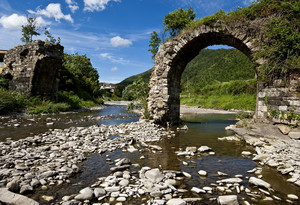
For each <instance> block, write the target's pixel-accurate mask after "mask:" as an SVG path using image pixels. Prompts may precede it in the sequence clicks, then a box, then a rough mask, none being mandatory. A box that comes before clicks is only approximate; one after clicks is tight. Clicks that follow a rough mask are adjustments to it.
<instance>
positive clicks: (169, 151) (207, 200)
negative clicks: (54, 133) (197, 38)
mask: <svg viewBox="0 0 300 205" xmlns="http://www.w3.org/2000/svg"><path fill="white" fill-rule="evenodd" d="M181 118H182V119H183V120H184V122H185V124H186V126H187V127H188V129H183V130H177V129H176V128H172V130H170V133H171V134H170V135H169V136H168V137H163V138H161V139H160V140H159V141H157V142H150V143H148V145H154V146H158V147H160V148H161V149H157V150H155V149H149V148H143V149H141V148H140V149H137V150H135V151H133V152H128V151H126V150H124V149H116V150H114V151H107V152H104V153H101V154H100V153H96V152H91V153H86V154H85V157H86V159H85V160H83V161H82V162H81V163H80V164H79V166H80V172H79V173H77V174H75V175H73V176H72V177H71V178H69V179H68V183H62V184H59V185H57V184H52V185H48V186H47V189H42V188H41V187H38V188H36V189H35V190H34V192H33V193H30V194H27V196H28V197H30V198H32V199H34V200H36V201H38V202H39V203H40V204H50V203H57V204H58V203H59V202H61V201H62V198H63V197H64V196H71V195H76V194H78V193H79V191H80V190H81V189H83V188H86V187H91V186H92V185H93V184H95V183H96V182H97V181H98V179H99V178H101V177H107V176H109V175H110V174H111V167H112V166H114V162H115V160H117V159H121V158H127V159H129V160H130V161H131V163H132V164H134V165H135V166H131V167H130V169H129V170H130V172H131V174H132V175H133V176H135V175H136V177H138V173H139V172H140V171H141V168H143V167H150V168H151V169H154V168H159V169H160V170H162V171H163V170H173V171H180V172H184V173H188V174H190V177H187V178H184V179H181V180H179V182H177V185H176V186H177V189H184V190H186V191H185V192H183V193H180V194H178V193H177V194H176V195H175V194H174V193H173V195H174V196H173V197H178V196H179V197H180V198H198V199H199V198H201V200H199V201H197V202H194V203H196V204H217V201H216V199H217V197H218V196H220V195H226V194H230V195H238V199H239V201H240V202H245V203H246V202H249V203H251V204H290V203H294V204H297V201H291V200H289V201H286V199H287V195H288V194H295V195H298V194H299V193H300V188H299V187H297V186H295V185H293V184H291V183H288V182H286V180H287V177H285V176H282V175H281V174H279V173H277V171H276V170H275V169H272V168H270V167H267V166H261V165H259V164H257V163H255V162H254V161H253V160H252V156H251V155H250V156H242V154H241V153H242V152H243V151H249V152H250V153H255V150H254V149H253V148H252V147H251V146H247V145H246V144H245V143H243V142H227V141H220V140H218V138H222V137H225V136H231V135H232V134H233V133H232V132H229V131H225V129H224V128H225V127H226V126H228V125H230V124H234V123H236V120H235V114H234V113H217V112H213V113H209V112H205V113H197V114H194V113H188V112H186V113H183V114H182V115H181ZM138 121H139V116H138V115H137V114H134V113H129V112H127V111H126V105H116V104H114V105H108V106H106V107H105V108H103V109H101V110H98V111H92V112H87V113H72V114H67V115H66V114H64V115H51V116H39V117H32V118H30V119H23V118H20V119H18V120H16V121H14V119H10V118H7V119H2V121H1V125H0V126H1V128H0V130H1V134H0V140H1V141H6V139H7V138H10V139H12V140H19V139H22V138H25V137H29V136H31V137H32V136H34V135H37V134H42V133H45V132H47V131H48V130H49V129H50V130H55V129H67V128H69V127H71V126H76V127H89V126H92V125H98V126H101V125H105V126H119V125H121V124H123V123H132V122H138ZM119 137H120V136H119V135H118V134H116V135H111V136H109V137H108V138H109V139H111V140H113V139H118V138H119ZM150 137H151V136H150ZM153 137H155V136H153ZM201 146H207V147H209V148H211V150H210V151H209V152H204V153H199V152H195V153H193V154H186V155H181V154H180V153H181V152H183V151H185V150H186V148H187V147H196V148H197V149H198V148H199V147H201ZM253 169H256V170H255V171H254V172H256V174H255V173H253V172H251V171H250V172H249V170H253ZM199 170H203V171H205V172H206V173H207V174H206V175H205V176H200V175H199V173H198V172H199ZM218 172H221V173H223V174H224V176H223V175H220V174H218ZM225 174H226V176H225ZM250 177H258V178H262V179H263V180H264V181H266V182H268V183H269V184H270V185H271V187H272V190H267V191H266V192H263V193H262V191H261V190H259V189H258V188H256V187H254V186H252V185H249V182H248V179H249V178H250ZM226 178H240V179H241V180H242V182H241V183H240V184H239V188H242V190H239V191H237V189H236V186H235V185H234V183H233V184H232V185H231V187H230V185H228V184H226V183H223V184H224V186H228V189H227V190H228V191H227V192H228V193H223V192H221V191H218V190H217V186H219V187H220V185H218V183H217V181H220V180H222V179H226ZM194 187H196V188H199V189H203V188H204V187H209V188H211V191H207V192H205V193H201V192H199V193H197V192H195V191H192V190H193V188H194ZM247 189H248V190H249V191H250V192H249V193H247V192H246V191H245V190H247ZM194 190H195V189H194ZM230 190H231V191H230ZM238 192H240V193H238ZM255 192H256V194H257V196H255V194H253V193H255ZM43 196H51V197H52V198H51V200H49V201H45V198H44V197H43ZM258 196H261V197H258ZM149 198H151V197H149V196H147V195H145V196H142V197H141V198H138V199H137V198H136V197H128V198H126V202H123V204H141V203H146V201H147V200H149ZM266 199H267V200H266ZM109 200H110V199H109V197H107V198H105V199H103V201H100V203H104V202H110V203H111V204H115V203H117V202H116V201H109ZM94 202H97V201H95V200H93V203H94Z"/></svg>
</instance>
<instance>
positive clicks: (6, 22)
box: [0, 14, 26, 30]
mask: <svg viewBox="0 0 300 205" xmlns="http://www.w3.org/2000/svg"><path fill="white" fill-rule="evenodd" d="M25 23H26V17H25V16H19V15H18V14H12V15H10V16H2V17H1V18H0V24H1V25H2V26H3V28H6V29H9V30H18V29H20V28H21V27H22V25H24V24H25Z"/></svg>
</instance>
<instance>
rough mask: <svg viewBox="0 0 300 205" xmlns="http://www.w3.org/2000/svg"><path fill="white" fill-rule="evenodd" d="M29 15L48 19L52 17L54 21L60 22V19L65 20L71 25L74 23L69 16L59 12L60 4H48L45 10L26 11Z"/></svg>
mask: <svg viewBox="0 0 300 205" xmlns="http://www.w3.org/2000/svg"><path fill="white" fill-rule="evenodd" d="M28 12H29V13H31V14H35V15H43V16H46V17H48V18H51V17H53V18H54V19H55V20H56V21H60V19H65V20H66V21H70V22H71V23H73V22H74V20H73V19H72V17H71V15H70V14H67V15H65V14H63V13H62V11H61V7H60V4H59V3H57V4H54V3H51V4H49V5H48V6H47V7H46V9H38V10H37V11H32V10H28Z"/></svg>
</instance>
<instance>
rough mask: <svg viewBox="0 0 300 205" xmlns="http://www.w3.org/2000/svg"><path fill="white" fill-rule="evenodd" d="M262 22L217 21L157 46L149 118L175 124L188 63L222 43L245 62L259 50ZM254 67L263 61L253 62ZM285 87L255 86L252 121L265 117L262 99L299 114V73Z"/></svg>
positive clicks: (273, 105) (149, 98)
mask: <svg viewBox="0 0 300 205" xmlns="http://www.w3.org/2000/svg"><path fill="white" fill-rule="evenodd" d="M265 22H267V20H266V19H261V20H260V21H257V20H256V21H253V22H250V23H249V24H247V25H243V24H242V23H240V24H239V23H235V24H232V23H231V24H228V25H226V24H225V23H222V22H217V23H216V24H215V25H213V26H206V25H202V26H200V27H199V28H197V29H194V30H189V31H185V32H184V33H182V34H180V35H178V36H176V37H175V38H173V39H172V40H169V41H167V42H166V43H165V44H163V45H161V46H160V47H159V50H158V52H157V54H156V56H155V64H154V67H153V72H152V75H151V79H150V82H149V89H150V91H149V97H148V109H149V111H150V115H151V118H152V119H153V120H154V121H155V122H156V123H158V124H163V125H173V124H178V123H179V114H180V79H181V74H182V72H183V71H184V69H185V67H186V65H187V63H188V62H190V61H191V60H192V59H193V58H194V57H195V56H196V55H198V53H199V51H200V50H201V49H204V48H206V47H207V46H210V45H218V44H224V45H229V46H232V47H235V48H237V49H238V50H240V51H241V52H243V53H244V54H245V55H246V56H248V57H249V59H250V60H251V59H252V54H253V52H255V51H257V50H258V49H260V47H259V43H260V41H262V40H263V33H264V32H263V31H262V30H261V27H262V25H263V24H264V23H265ZM255 63H256V64H257V68H259V66H261V65H262V64H263V63H264V60H261V59H260V60H258V61H257V62H255ZM290 79H291V81H289V82H288V83H287V84H285V85H280V86H277V84H278V83H279V84H280V78H279V79H278V80H279V81H278V82H277V81H276V82H277V83H276V82H274V84H272V85H259V86H258V96H257V99H258V100H257V108H256V118H263V117H266V116H267V115H268V111H267V110H266V105H265V104H264V102H263V100H262V99H263V98H264V97H265V96H266V95H268V97H272V98H270V100H269V105H270V106H272V107H273V108H275V109H279V110H290V109H293V110H295V111H296V112H297V113H300V100H299V85H300V84H299V71H298V74H297V75H295V74H294V75H293V77H291V78H290Z"/></svg>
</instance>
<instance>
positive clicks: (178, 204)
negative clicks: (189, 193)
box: [167, 199, 186, 205]
mask: <svg viewBox="0 0 300 205" xmlns="http://www.w3.org/2000/svg"><path fill="white" fill-rule="evenodd" d="M167 205H186V202H185V201H184V200H183V199H170V200H169V201H168V202H167Z"/></svg>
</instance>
